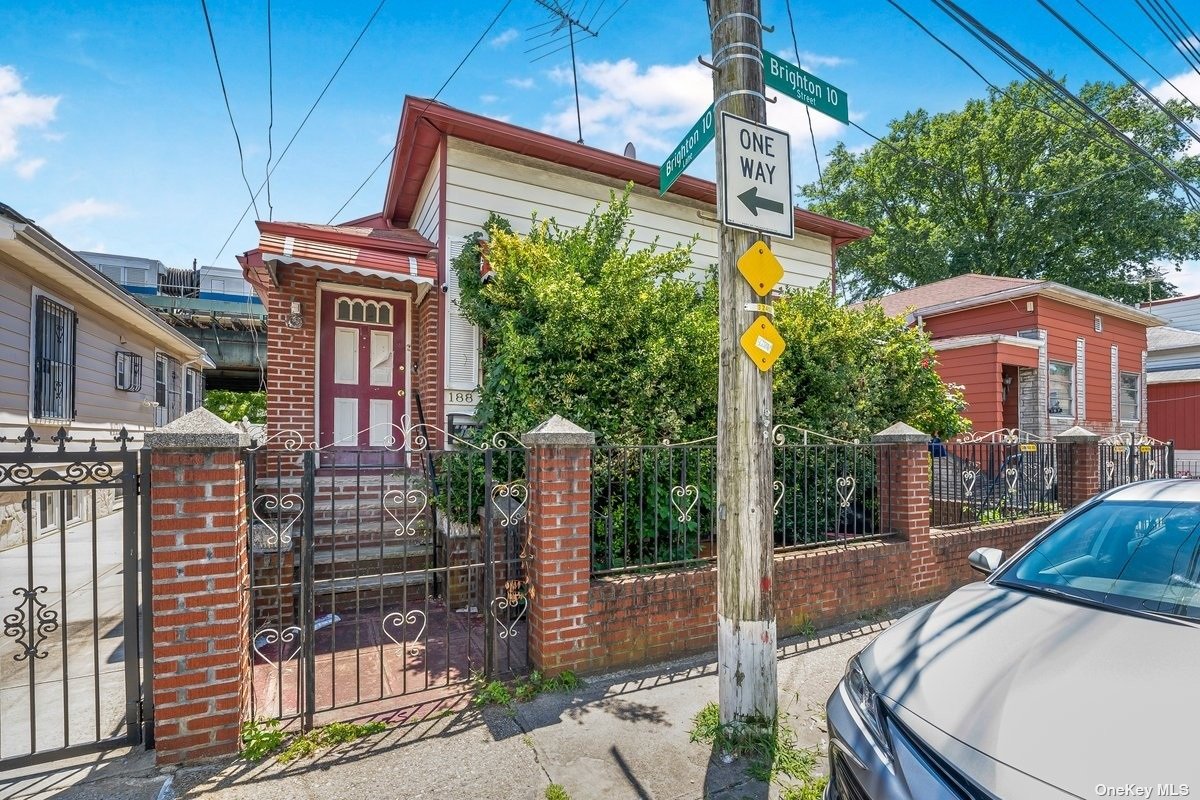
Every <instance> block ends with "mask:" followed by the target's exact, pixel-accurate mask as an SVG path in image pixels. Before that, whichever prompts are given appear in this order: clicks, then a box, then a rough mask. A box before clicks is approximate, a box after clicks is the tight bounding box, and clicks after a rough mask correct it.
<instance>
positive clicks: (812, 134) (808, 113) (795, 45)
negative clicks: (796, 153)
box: [786, 0, 825, 183]
mask: <svg viewBox="0 0 1200 800" xmlns="http://www.w3.org/2000/svg"><path fill="white" fill-rule="evenodd" d="M786 5H787V15H788V27H789V28H790V29H791V31H792V52H794V53H795V54H796V63H797V64H799V63H800V43H799V42H798V41H797V39H796V21H795V20H794V19H793V18H792V0H787V3H786ZM804 116H805V117H806V118H807V119H808V138H809V139H811V140H812V149H813V161H815V162H817V183H824V182H825V176H824V175H822V174H821V156H820V154H818V153H817V132H816V131H814V130H813V124H812V110H811V109H810V108H809V107H808V104H807V103H806V104H805V106H804Z"/></svg>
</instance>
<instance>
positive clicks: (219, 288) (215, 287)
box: [209, 278, 225, 294]
mask: <svg viewBox="0 0 1200 800" xmlns="http://www.w3.org/2000/svg"><path fill="white" fill-rule="evenodd" d="M209 291H211V292H214V293H216V294H224V293H225V280H224V279H223V278H213V279H212V283H210V284H209Z"/></svg>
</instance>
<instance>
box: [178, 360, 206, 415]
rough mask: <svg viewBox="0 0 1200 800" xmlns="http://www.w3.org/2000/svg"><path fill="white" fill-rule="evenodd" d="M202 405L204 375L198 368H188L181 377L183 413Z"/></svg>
mask: <svg viewBox="0 0 1200 800" xmlns="http://www.w3.org/2000/svg"><path fill="white" fill-rule="evenodd" d="M202 405H204V375H203V374H202V373H201V372H200V370H198V369H189V370H187V371H186V372H185V373H184V377H183V413H185V414H186V413H188V412H190V411H195V410H196V409H197V408H199V407H200V406H202Z"/></svg>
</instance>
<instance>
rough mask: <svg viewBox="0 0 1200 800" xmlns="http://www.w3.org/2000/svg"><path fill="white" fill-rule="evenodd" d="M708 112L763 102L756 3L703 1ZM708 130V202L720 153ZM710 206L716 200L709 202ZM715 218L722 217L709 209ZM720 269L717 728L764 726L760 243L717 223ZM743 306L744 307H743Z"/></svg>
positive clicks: (769, 556) (772, 704) (766, 500)
mask: <svg viewBox="0 0 1200 800" xmlns="http://www.w3.org/2000/svg"><path fill="white" fill-rule="evenodd" d="M708 22H709V29H710V30H711V31H712V53H713V67H714V71H713V100H714V102H713V105H714V112H715V113H714V118H715V119H716V120H718V124H719V125H720V124H722V123H721V122H720V120H721V119H722V117H721V112H723V111H725V112H729V113H730V114H734V115H737V116H739V117H744V118H746V119H750V120H753V121H754V122H758V123H765V122H766V119H767V106H766V98H765V97H764V95H763V88H764V87H763V64H762V10H761V7H760V3H759V0H709V3H708ZM723 139H724V137H723V135H722V132H721V131H720V130H719V129H718V131H717V135H716V144H717V197H718V198H721V197H722V196H723V195H722V181H723V170H722V166H721V165H722V163H723V159H724V156H725V153H724V147H723ZM718 202H720V199H718ZM717 218H718V220H719V221H720V220H723V219H724V215H723V214H722V210H721V209H718V211H717ZM717 230H718V237H717V238H718V246H719V250H720V263H719V266H718V273H717V275H718V282H719V286H720V310H719V317H720V334H721V352H720V390H719V392H720V394H719V403H718V407H717V582H718V586H717V666H718V673H719V676H718V681H719V692H720V708H721V722H723V723H735V724H741V723H747V722H759V721H773V720H774V719H775V714H776V701H777V695H778V688H777V679H776V659H775V595H774V585H773V583H774V577H775V576H774V547H773V534H772V530H773V512H774V507H773V506H774V502H773V500H774V499H773V496H772V495H773V493H772V490H771V485H772V470H773V458H774V452H773V451H772V442H771V428H772V401H771V373H770V372H769V371H767V372H763V371H760V370H759V369H758V367H757V366H756V365H755V364H754V362H753V361H751V360H750V359H749V358H747V356H746V354H745V353H743V352H742V350H741V348H740V347H739V338H740V337H741V336H742V333H743V332H744V331H745V330H746V329H747V328H748V327H749V326H750V324H751V323H752V322H753V321H754V319H755V315H754V314H753V313H751V311H748V310H747V306H748V305H750V304H755V303H758V302H760V301H759V298H758V297H757V296H756V294H755V292H754V290H753V288H752V287H751V286H750V284H749V283H747V282H746V281H745V280H743V278H742V276H741V275H740V274H739V272H738V267H737V262H738V259H739V258H740V257H741V256H742V254H743V253H745V252H746V251H748V250H749V249H750V247H751V246H752V245H753V244H754V243H755V242H756V241H757V240H758V239H759V238H760V237H759V236H758V235H756V234H755V233H753V232H751V231H744V230H739V229H737V228H733V227H729V226H726V225H724V224H723V223H721V222H719V223H718V229H717ZM750 307H751V308H753V306H752V305H751V306H750Z"/></svg>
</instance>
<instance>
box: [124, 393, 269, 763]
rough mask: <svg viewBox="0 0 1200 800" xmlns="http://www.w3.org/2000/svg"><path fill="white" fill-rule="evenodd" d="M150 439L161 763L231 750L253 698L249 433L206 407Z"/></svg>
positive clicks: (156, 724)
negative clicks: (246, 470)
mask: <svg viewBox="0 0 1200 800" xmlns="http://www.w3.org/2000/svg"><path fill="white" fill-rule="evenodd" d="M146 444H147V446H148V447H149V448H150V471H151V476H150V477H151V488H150V502H151V521H150V568H151V570H152V573H151V574H152V578H153V581H152V582H153V588H152V596H151V598H150V601H149V603H148V605H149V606H150V608H151V609H152V613H153V616H152V621H153V629H154V635H153V644H154V665H153V678H152V686H151V691H152V692H153V699H154V708H155V716H154V739H155V755H156V759H157V761H158V763H160V764H172V763H179V762H183V761H193V760H196V759H201V758H208V757H212V756H222V755H230V754H233V753H236V752H237V751H238V745H239V742H238V738H239V732H240V729H241V722H242V718H243V716H242V715H243V713H247V712H248V709H249V705H248V701H249V696H250V695H249V692H250V641H249V637H250V603H249V593H248V592H247V591H246V588H247V586H248V571H249V565H248V560H249V559H248V555H247V541H246V537H247V531H248V526H247V519H246V501H245V488H246V487H245V475H244V472H243V466H242V457H241V449H242V448H244V447H246V446H247V445H248V444H249V437H248V436H247V435H246V434H245V433H242V432H240V431H239V430H238V429H237V428H235V427H234V426H232V425H230V424H229V423H227V422H225V421H223V420H221V419H219V418H218V417H217V416H216V415H214V414H213V413H211V412H209V411H207V410H205V409H203V408H201V409H197V410H195V411H193V412H191V413H190V414H187V415H186V416H183V417H181V418H179V419H177V420H175V421H174V422H172V423H171V424H170V425H167V426H166V427H164V428H159V429H158V430H157V431H154V432H152V433H147V434H146Z"/></svg>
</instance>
